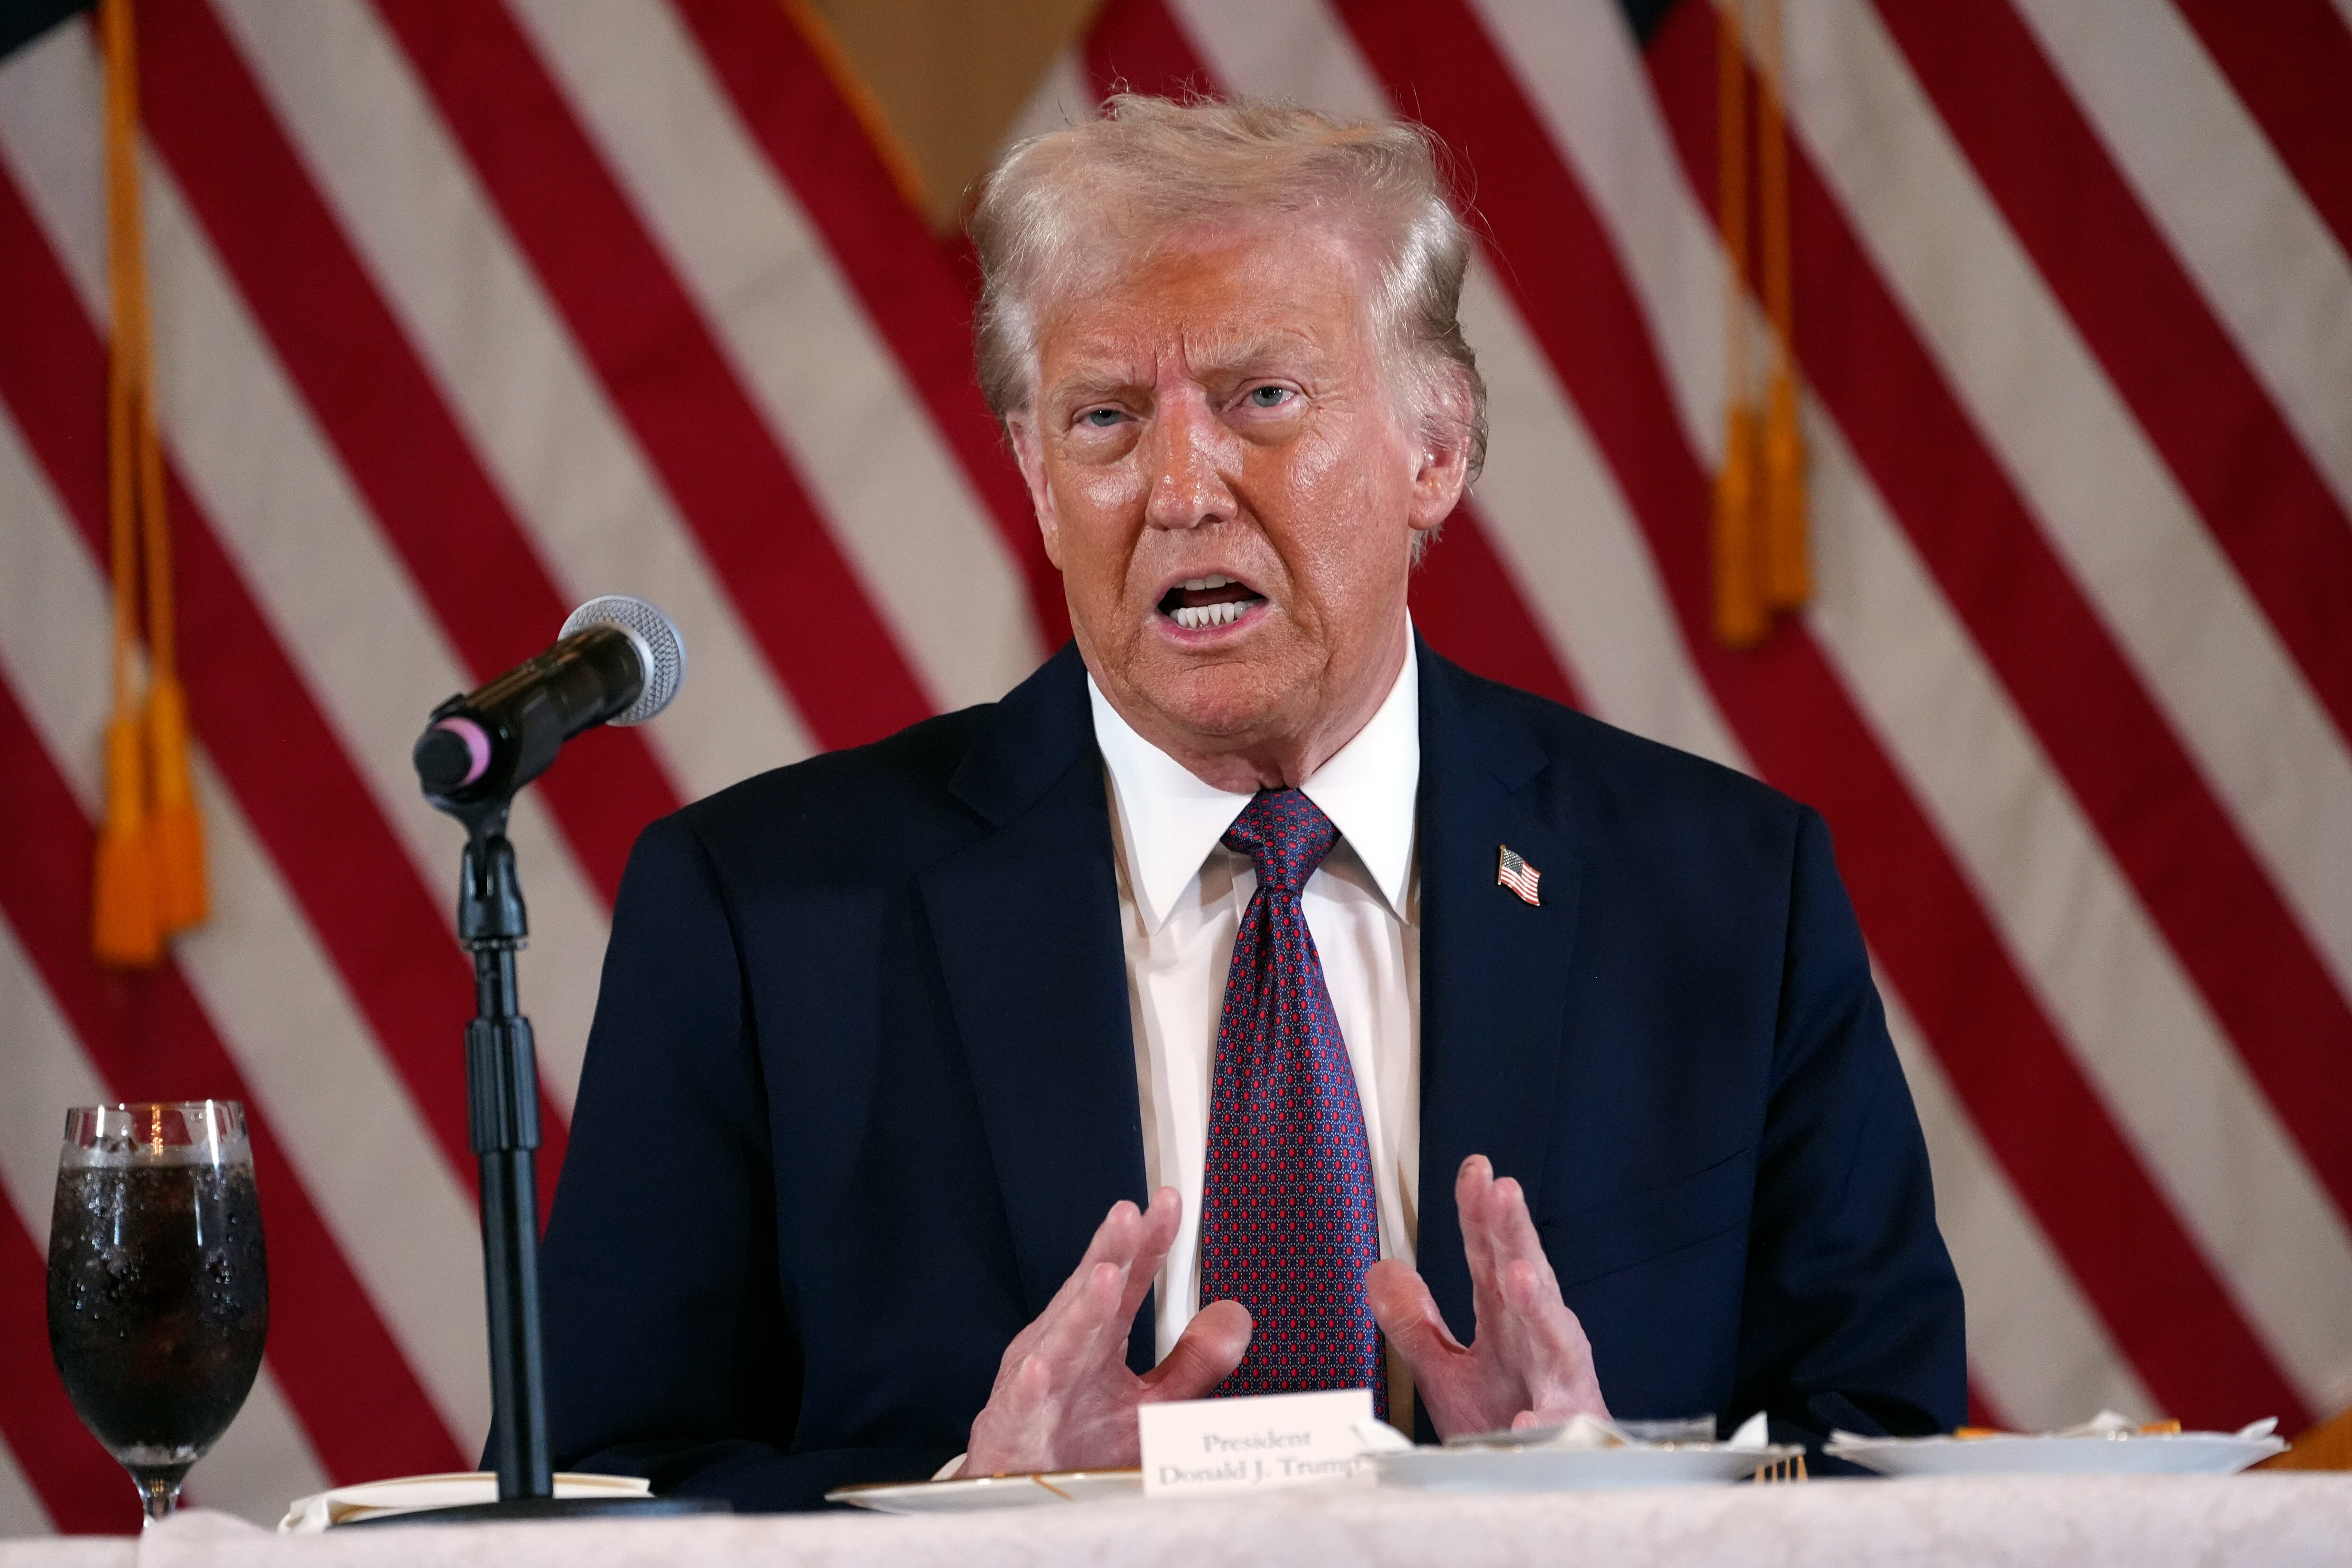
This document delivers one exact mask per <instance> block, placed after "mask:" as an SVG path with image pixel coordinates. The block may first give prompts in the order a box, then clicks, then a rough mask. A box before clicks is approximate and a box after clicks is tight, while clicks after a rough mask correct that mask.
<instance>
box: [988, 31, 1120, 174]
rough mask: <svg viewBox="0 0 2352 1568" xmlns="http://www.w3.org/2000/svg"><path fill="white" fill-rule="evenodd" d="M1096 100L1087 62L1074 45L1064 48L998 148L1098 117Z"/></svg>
mask: <svg viewBox="0 0 2352 1568" xmlns="http://www.w3.org/2000/svg"><path fill="white" fill-rule="evenodd" d="M1096 108H1097V103H1096V100H1095V88H1094V83H1093V82H1091V81H1089V80H1088V79H1087V68H1086V62H1085V61H1084V60H1082V59H1080V58H1078V53H1077V50H1076V49H1075V48H1067V49H1064V50H1063V51H1062V52H1061V53H1060V54H1058V55H1055V57H1054V63H1053V64H1052V65H1050V66H1048V67H1047V68H1045V79H1044V80H1043V81H1040V82H1039V83H1038V84H1037V89H1036V90H1035V91H1034V92H1032V93H1031V94H1030V95H1029V100H1028V101H1027V102H1026V103H1024V104H1023V105H1022V106H1021V116H1020V118H1019V119H1017V120H1015V121H1013V129H1011V130H1010V131H1007V132H1005V133H1004V140H1003V142H1001V143H999V149H1000V151H1002V150H1003V148H1009V147H1011V146H1012V145H1013V143H1014V142H1026V141H1027V140H1028V139H1029V138H1030V137H1032V136H1043V135H1044V134H1045V132H1048V131H1059V130H1061V129H1062V128H1063V127H1064V126H1066V125H1076V124H1077V123H1078V122H1079V121H1084V120H1092V119H1093V118H1094V117H1095V110H1096Z"/></svg>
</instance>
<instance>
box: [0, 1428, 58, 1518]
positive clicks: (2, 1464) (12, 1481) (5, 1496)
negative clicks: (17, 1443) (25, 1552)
mask: <svg viewBox="0 0 2352 1568" xmlns="http://www.w3.org/2000/svg"><path fill="white" fill-rule="evenodd" d="M50 1529H51V1526H50V1523H49V1512H48V1510H47V1509H45V1508H43V1507H42V1506H41V1500H40V1499H39V1498H38V1497H37V1496H36V1495H35V1494H34V1491H33V1488H32V1483H31V1482H29V1481H27V1480H26V1479H25V1472H24V1471H22V1470H20V1469H18V1468H16V1455H14V1454H11V1453H10V1452H9V1451H8V1445H6V1444H5V1443H0V1542H5V1541H16V1540H20V1539H22V1538H23V1537H26V1536H28V1535H47V1534H48V1533H49V1532H50Z"/></svg>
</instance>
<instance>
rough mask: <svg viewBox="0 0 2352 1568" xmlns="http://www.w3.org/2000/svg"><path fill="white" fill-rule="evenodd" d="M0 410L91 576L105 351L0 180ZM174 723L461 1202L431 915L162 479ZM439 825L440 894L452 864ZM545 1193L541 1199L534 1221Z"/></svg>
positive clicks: (450, 998) (455, 1077)
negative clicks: (210, 773)
mask: <svg viewBox="0 0 2352 1568" xmlns="http://www.w3.org/2000/svg"><path fill="white" fill-rule="evenodd" d="M0 299H5V300H8V301H9V302H10V306H11V308H10V309H8V310H0V401H5V403H6V405H7V406H8V408H9V410H10V412H11V413H12V414H14V416H16V424H17V427H18V428H19V429H20V430H22V431H23V432H24V434H25V438H26V441H27V442H28V443H29V444H30V445H31V447H32V449H33V452H34V454H35V456H36V458H37V460H38V461H39V462H40V464H41V466H42V468H43V469H44V470H45V471H46V472H47V474H48V476H49V481H50V483H51V485H52V486H54V487H55V489H56V490H57V492H58V497H59V499H60V500H62V501H63V502H64V504H65V507H66V510H67V514H68V516H69V517H70V518H71V519H72V520H73V522H74V524H75V526H76V528H77V529H78V530H79V532H80V534H81V537H82V542H83V543H84V544H85V545H87V546H88V548H89V552H90V554H91V556H92V558H93V563H94V564H93V570H95V571H97V572H98V573H99V574H100V575H103V574H104V564H103V563H104V562H105V560H106V549H107V544H106V537H107V521H106V518H107V511H106V453H105V440H104V433H105V430H106V375H107V368H106V349H105V347H104V345H103V344H102V343H101V342H100V341H99V338H98V335H97V331H96V329H95V328H94V327H93V326H92V325H91V324H90V321H89V318H88V317H87V316H86V315H84V314H83V312H82V308H81V303H80V301H79V300H78V299H77V298H76V296H75V295H74V292H73V289H72V288H71V286H70V285H69V284H68V282H67V280H66V278H65V275H64V274H63V272H62V271H61V270H59V269H58V266H57V264H56V261H55V258H54V256H53V254H52V253H51V251H50V250H49V248H48V247H47V242H46V241H45V240H44V238H43V237H42V236H41V233H40V231H39V229H38V228H37V226H36V225H35V222H34V219H33V216H32V214H31V213H30V211H29V210H28V209H27V208H26V205H25V204H24V200H23V197H22V195H21V194H20V193H19V192H18V191H17V189H16V184H15V183H14V182H13V180H12V179H11V178H10V177H9V175H8V174H7V172H6V171H5V169H0ZM165 484H166V486H167V491H168V498H169V499H168V501H167V505H168V508H169V511H170V515H171V517H172V519H173V535H174V563H173V564H174V568H175V571H176V573H177V575H178V578H179V588H180V594H179V605H180V627H181V632H180V641H181V647H180V673H181V676H182V678H183V679H184V681H185V682H186V684H187V688H188V693H189V716H190V719H191V721H193V722H194V726H195V731H196V734H197V737H198V738H199V739H200V740H201V741H202V742H204V745H205V750H206V752H207V753H208V754H209V755H210V756H211V758H212V760H213V763H214V765H215V767H216V768H218V769H219V770H220V773H221V776H222V778H223V779H224V780H225V781H226V784H227V785H228V787H229V789H230V790H231V791H232V792H233V793H234V794H235V795H236V798H237V803H238V805H239V806H240V807H241V808H242V809H243V811H244V813H245V816H246V820H247V822H248V823H249V824H250V825H251V826H252V828H253V831H254V833H255V835H256V836H257V837H258V838H259V839H260V841H261V843H262V845H263V847H265V848H266V849H267V850H268V854H269V857H270V859H271V860H272V862H273V863H274V864H275V865H276V866H277V867H278V873H279V875H280V876H281V877H282V878H283V879H284V880H285V883H286V886H287V889H288V890H289V892H290V893H291V894H292V895H293V896H294V899H295V900H296V901H297V902H298V903H299V905H300V906H301V910H302V913H303V916H304V918H305V919H306V920H307V921H308V922H309V923H310V928H311V930H312V931H313V932H314V933H315V934H316V935H317V936H318V939H319V941H320V943H321V945H323V946H324V947H325V948H326V950H327V952H328V954H329V955H330V956H331V958H332V959H333V961H334V963H335V967H336V970H337V972H338V973H340V974H341V977H342V981H343V986H344V989H345V990H346V991H347V992H348V993H349V994H350V995H351V997H352V1000H353V1002H354V1003H356V1004H357V1005H358V1006H359V1008H360V1011H361V1014H362V1016H363V1017H364V1018H365V1019H366V1020H367V1025H368V1028H369V1032H370V1033H371V1034H372V1035H373V1037H374V1040H375V1043H376V1045H377V1046H378V1047H379V1048H381V1049H382V1050H383V1053H384V1055H385V1056H386V1058H389V1059H390V1060H391V1062H392V1064H393V1066H394V1069H395V1070H396V1071H397V1072H398V1073H399V1075H400V1078H401V1080H402V1082H403V1083H404V1084H405V1085H406V1086H407V1089H408V1092H409V1094H410V1095H411V1097H412V1098H413V1099H414V1100H415V1103H416V1106H417V1109H418V1110H419V1112H420V1114H421V1115H422V1116H423V1117H424V1119H425V1123H426V1124H427V1125H428V1126H430V1127H431V1128H432V1129H433V1131H434V1135H435V1138H436V1141H437V1142H438V1143H439V1145H440V1150H441V1153H442V1156H443V1158H445V1159H446V1160H447V1161H448V1162H449V1164H450V1167H451V1168H452V1169H453V1170H454V1171H455V1172H456V1173H457V1179H458V1180H459V1182H460V1183H462V1184H465V1186H466V1187H467V1190H468V1191H471V1190H472V1189H473V1185H474V1182H475V1179H476V1163H475V1158H474V1153H473V1149H472V1145H471V1143H470V1142H469V1140H468V1130H467V1090H466V1060H465V1051H464V1045H463V1042H464V1039H465V1027H466V1020H467V1018H468V1017H470V1016H472V1013H471V1009H470V1007H469V1006H468V1005H467V986H468V982H469V979H470V976H469V974H468V973H467V964H466V962H465V960H464V959H463V957H462V956H461V955H460V954H459V952H458V951H457V944H456V942H455V940H454V938H453V936H452V934H451V931H450V930H449V926H448V921H447V917H446V916H445V915H444V914H443V913H442V912H441V904H442V899H443V898H453V897H454V892H445V893H444V894H442V895H440V896H439V897H436V895H435V894H433V893H431V892H429V891H428V890H427V889H425V887H424V886H423V885H422V884H421V883H420V882H419V881H418V879H417V877H416V873H415V869H414V868H413V867H412V866H411V865H410V863H409V860H408V858H407V856H406V854H405V853H404V851H403V849H402V847H401V846H400V843H399V841H398V840H397V839H396V838H395V837H394V836H393V831H392V828H391V826H390V825H389V824H388V823H386V822H385V821H384V819H383V813H382V812H381V811H380V810H379V809H378V807H377V805H376V804H375V801H374V799H373V796H371V795H370V794H369V793H368V788H367V785H366V784H365V783H364V782H363V781H362V779H361V778H360V776H359V774H358V773H357V772H356V770H354V769H353V768H352V763H351V760H350V758H349V757H348V756H347V755H346V754H345V753H344V752H343V750H342V747H341V742H339V741H338V740H337V738H336V735H335V731H334V730H333V729H332V727H331V726H330V725H329V723H328V722H327V720H326V718H325V716H324V715H323V714H321V713H320V711H319V709H318V707H317V705H316V704H315V703H314V702H313V701H312V700H311V697H310V689H309V688H308V687H307V686H306V685H305V684H304V683H303V680H302V678H301V677H300V675H299V674H298V673H297V672H296V670H295V669H294V668H293V666H292V665H291V664H290V663H289V661H288V659H287V658H286V655H285V652H284V650H283V649H281V648H280V647H278V643H277V641H276V639H275V638H274V637H272V636H271V634H270V632H269V629H268V620H267V619H266V617H265V616H263V615H262V612H261V610H260V607H259V606H258V605H257V604H256V603H255V602H254V599H253V595H252V594H251V592H250V590H249V589H248V588H247V585H246V584H245V581H244V579H243V577H242V576H241V575H240V574H238V572H237V569H236V565H235V564H234V563H232V562H231V561H230V560H229V558H228V556H227V554H226V552H224V551H223V550H222V548H221V544H220V541H219V538H218V536H217V535H216V534H215V532H214V531H213V528H212V525H211V522H210V521H209V519H208V518H207V517H206V515H205V511H204V510H203V509H202V508H200V507H198V506H197V505H196V503H195V500H194V497H193V496H191V495H190V494H189V493H188V490H187V489H186V487H185V486H184V484H182V483H181V481H180V477H179V472H178V469H177V468H176V466H168V465H167V467H166V469H165ZM463 842H464V840H463V838H462V837H461V835H460V833H459V831H458V829H457V826H456V825H455V824H454V823H453V824H452V825H451V826H450V838H449V862H448V864H449V875H450V884H449V886H450V889H454V888H455V886H456V879H457V858H458V852H459V847H460V846H461V845H462V843H463ZM540 1111H541V1115H540V1122H541V1137H542V1138H543V1139H544V1142H543V1143H542V1144H541V1154H540V1159H541V1167H540V1168H541V1170H542V1171H545V1172H550V1173H552V1172H554V1171H557V1170H560V1169H561V1168H562V1161H563V1149H564V1142H565V1137H566V1132H565V1123H564V1120H563V1117H562V1113H561V1112H560V1111H559V1110H557V1109H556V1107H555V1104H554V1102H553V1101H552V1100H550V1099H549V1098H548V1097H547V1095H546V1093H545V1091H544V1090H543V1089H542V1090H541V1098H540ZM553 1185H554V1184H553V1183H552V1182H551V1181H550V1182H543V1183H542V1184H541V1188H542V1193H541V1199H542V1204H543V1203H544V1201H545V1199H546V1197H547V1196H548V1195H550V1194H551V1192H552V1189H553Z"/></svg>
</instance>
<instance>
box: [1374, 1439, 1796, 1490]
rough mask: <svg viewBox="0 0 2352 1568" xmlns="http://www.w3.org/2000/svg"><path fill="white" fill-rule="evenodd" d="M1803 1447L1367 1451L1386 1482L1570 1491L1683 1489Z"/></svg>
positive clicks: (1738, 1474) (1744, 1472)
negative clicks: (1371, 1452) (1646, 1488)
mask: <svg viewBox="0 0 2352 1568" xmlns="http://www.w3.org/2000/svg"><path fill="white" fill-rule="evenodd" d="M1803 1452H1804V1449H1802V1448H1800V1447H1794V1446H1792V1445H1790V1444H1786V1443H1776V1444H1773V1445H1771V1446H1770V1447H1763V1448H1732V1447H1725V1446H1724V1445H1722V1444H1719V1443H1678V1444H1675V1445H1672V1446H1670V1447H1654V1448H1541V1447H1538V1448H1509V1447H1477V1448H1415V1449H1413V1450H1412V1451H1411V1452H1410V1453H1403V1452H1400V1453H1394V1454H1372V1455H1370V1456H1367V1457H1368V1458H1370V1460H1371V1462H1372V1466H1373V1468H1375V1469H1376V1470H1378V1471H1379V1472H1380V1478H1381V1485H1382V1486H1384V1487H1416V1488H1419V1489H1422V1490H1423V1491H1444V1492H1568V1491H1587V1490H1591V1489H1595V1488H1600V1487H1686V1486H1699V1485H1705V1484H1709V1483H1715V1482H1722V1481H1736V1480H1739V1479H1742V1478H1744V1477H1748V1476H1752V1475H1754V1474H1755V1473H1756V1472H1757V1471H1758V1470H1759V1469H1760V1468H1763V1467H1764V1466H1766V1465H1769V1464H1772V1463H1774V1462H1775V1461H1778V1460H1780V1459H1793V1458H1796V1457H1797V1456H1798V1455H1800V1454H1801V1453H1803Z"/></svg>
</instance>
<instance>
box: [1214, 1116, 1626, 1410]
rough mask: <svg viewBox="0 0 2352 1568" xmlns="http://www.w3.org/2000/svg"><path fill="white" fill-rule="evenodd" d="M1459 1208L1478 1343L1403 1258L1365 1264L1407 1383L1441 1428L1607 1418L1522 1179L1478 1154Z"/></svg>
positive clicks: (1463, 1179)
mask: <svg viewBox="0 0 2352 1568" xmlns="http://www.w3.org/2000/svg"><path fill="white" fill-rule="evenodd" d="M1454 1208H1455V1209H1456V1210H1457V1211H1458V1212H1459V1213H1460V1214H1461V1216H1462V1248H1463V1250H1464V1252H1465V1253H1466V1254H1468V1256H1469V1259H1470V1287H1471V1294H1470V1299H1471V1303H1472V1305H1473V1306H1474V1307H1475V1309H1476V1310H1477V1314H1478V1318H1477V1333H1476V1338H1475V1342H1473V1343H1471V1344H1469V1345H1465V1344H1463V1342H1461V1341H1459V1340H1457V1339H1455V1338H1454V1336H1453V1334H1452V1333H1450V1332H1448V1331H1447V1330H1446V1327H1445V1320H1444V1318H1442V1317H1440V1316H1439V1315H1438V1311H1437V1303H1436V1302H1435V1301H1434V1300H1431V1299H1430V1294H1429V1287H1428V1286H1427V1285H1425V1284H1423V1282H1422V1278H1421V1276H1420V1275H1418V1274H1416V1273H1414V1272H1413V1271H1412V1268H1411V1267H1410V1266H1408V1265H1406V1264H1404V1263H1401V1262H1399V1261H1397V1260H1396V1259H1394V1258H1389V1259H1384V1260H1383V1261H1381V1262H1379V1263H1375V1264H1373V1265H1372V1272H1371V1278H1370V1281H1369V1284H1370V1291H1371V1298H1372V1316H1373V1317H1374V1318H1376V1319H1378V1320H1379V1321H1380V1325H1381V1331H1383V1332H1385V1333H1386V1334H1387V1335H1388V1337H1389V1343H1390V1345H1391V1347H1392V1348H1393V1349H1394V1350H1395V1351H1396V1352H1397V1353H1398V1354H1399V1355H1402V1357H1404V1360H1405V1364H1406V1365H1407V1366H1409V1367H1411V1368H1412V1382H1413V1389H1414V1392H1415V1394H1417V1395H1418V1397H1419V1398H1420V1400H1421V1402H1422V1404H1423V1405H1424V1406H1425V1407H1426V1408H1427V1409H1428V1411H1429V1419H1430V1422H1431V1424H1432V1425H1433V1426H1435V1427H1436V1428H1437V1432H1438V1436H1442V1437H1451V1436H1460V1435H1461V1434H1463V1433H1465V1432H1495V1431H1499V1430H1501V1429H1502V1428H1504V1427H1506V1426H1553V1425H1556V1424H1557V1423H1559V1422H1562V1421H1566V1420H1567V1419H1568V1418H1569V1417H1570V1416H1571V1415H1579V1414H1583V1415H1600V1416H1604V1417H1605V1416H1606V1415H1608V1414H1609V1406H1608V1405H1607V1404H1606V1403H1605V1402H1604V1401H1603V1400H1602V1399H1601V1380H1600V1378H1599V1377H1598V1376H1596V1375H1595V1374H1594V1373H1593V1370H1592V1346H1591V1343H1590V1342H1587V1341H1586V1339H1585V1337H1584V1328H1583V1325H1582V1324H1580V1323H1579V1322H1578V1321H1576V1314H1575V1313H1573V1312H1571V1311H1570V1310H1568V1304H1567V1303H1566V1302H1565V1301H1563V1300H1560V1296H1559V1279H1558V1278H1557V1277H1556V1276H1554V1275H1553V1273H1552V1271H1551V1262H1550V1260H1549V1258H1545V1257H1544V1250H1543V1243H1542V1241H1541V1240H1540V1239H1538V1237H1537V1236H1536V1227H1535V1222H1534V1221H1533V1220H1531V1219H1529V1218H1528V1200H1527V1196H1526V1194H1524V1193H1522V1192H1521V1191H1520V1190H1519V1184H1518V1183H1517V1182H1515V1181H1512V1180H1511V1179H1510V1178H1508V1177H1505V1178H1504V1179H1503V1180H1501V1181H1499V1182H1498V1181H1496V1179H1495V1167H1494V1165H1493V1164H1492V1163H1490V1162H1489V1161H1488V1160H1487V1158H1486V1156H1485V1155H1484V1154H1473V1155H1471V1156H1470V1157H1469V1158H1468V1159H1467V1160H1465V1161H1463V1162H1462V1170H1461V1172H1460V1173H1459V1174H1457V1175H1456V1176H1455V1177H1454ZM1172 1359H1173V1358H1172V1357H1171V1360H1172Z"/></svg>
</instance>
